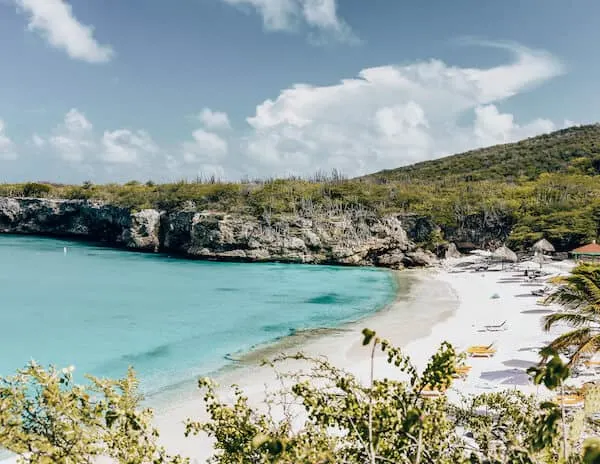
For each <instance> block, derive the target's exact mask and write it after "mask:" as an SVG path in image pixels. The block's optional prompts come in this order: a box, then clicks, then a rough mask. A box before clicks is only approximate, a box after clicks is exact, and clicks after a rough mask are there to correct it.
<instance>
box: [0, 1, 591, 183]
mask: <svg viewBox="0 0 600 464" xmlns="http://www.w3.org/2000/svg"><path fill="white" fill-rule="evenodd" d="M598 17H600V2H597V1H595V0H581V2H579V3H578V4H577V8H574V7H571V6H569V5H568V4H567V3H565V2H564V1H562V0H529V1H527V2H521V1H516V0H507V1H504V2H487V1H486V2H482V1H480V0H457V1H454V2H448V1H447V0H430V1H426V2H404V1H399V0H368V1H366V0H178V1H170V2H168V1H165V0H128V1H123V0H0V62H1V63H2V66H1V67H0V181H24V180H54V181H61V182H82V181H83V180H88V179H90V180H93V181H95V182H109V181H126V180H129V179H138V180H147V179H155V180H159V181H166V180H176V179H180V178H194V177H196V176H197V175H211V174H213V173H214V174H216V175H217V176H219V177H222V178H228V179H238V178H240V177H243V176H249V177H265V176H272V175H288V174H304V175H307V174H310V173H313V172H315V171H316V170H319V169H321V170H330V169H332V168H337V169H341V170H342V171H343V172H345V173H346V174H348V175H357V174H362V173H366V172H371V171H375V170H379V169H383V168H390V167H395V166H398V165H402V164H407V163H412V162H415V161H421V160H425V159H431V158H434V157H439V156H442V155H445V154H449V153H454V152H459V151H462V150H466V149H470V148H474V147H479V146H485V145H491V144H495V143H502V142H509V141H513V140H518V139H520V138H523V137H528V136H532V135H536V134H539V133H544V132H548V131H551V130H555V129H558V128H562V127H564V126H565V125H570V124H579V123H587V122H595V121H598V120H600V114H599V113H600V92H598V84H597V83H598V82H600V61H599V60H598V59H597V58H595V55H596V53H595V50H594V44H595V43H597V42H598V40H599V39H600V32H598V30H597V22H596V23H595V19H597V18H598Z"/></svg>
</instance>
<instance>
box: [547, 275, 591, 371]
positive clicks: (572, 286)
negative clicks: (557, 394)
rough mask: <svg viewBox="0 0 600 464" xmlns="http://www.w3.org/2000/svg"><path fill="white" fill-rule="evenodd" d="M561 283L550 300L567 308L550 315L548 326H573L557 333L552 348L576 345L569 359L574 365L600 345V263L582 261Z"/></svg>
mask: <svg viewBox="0 0 600 464" xmlns="http://www.w3.org/2000/svg"><path fill="white" fill-rule="evenodd" d="M558 283H559V287H558V289H557V290H556V291H555V292H553V293H552V294H551V295H550V296H549V297H548V298H547V299H546V302H547V303H559V304H560V305H561V306H562V307H563V311H561V312H558V313H554V314H550V315H548V316H546V317H545V318H544V329H545V330H547V331H549V330H550V329H551V328H552V327H554V325H555V324H558V323H565V324H567V325H569V326H571V327H572V329H573V330H571V331H569V332H567V333H565V334H563V335H560V336H559V337H557V338H556V339H555V340H553V341H552V342H551V343H550V344H549V346H548V348H549V349H550V351H558V352H565V351H567V350H569V349H570V348H574V350H575V351H574V352H573V353H571V354H570V361H569V365H573V364H574V363H576V362H577V361H578V360H579V359H580V358H581V356H582V355H584V354H590V353H595V352H597V351H598V350H599V349H600V266H597V265H589V264H582V265H579V266H578V267H576V268H575V269H574V270H573V272H572V273H571V274H570V275H568V276H566V277H561V278H560V279H559V281H558Z"/></svg>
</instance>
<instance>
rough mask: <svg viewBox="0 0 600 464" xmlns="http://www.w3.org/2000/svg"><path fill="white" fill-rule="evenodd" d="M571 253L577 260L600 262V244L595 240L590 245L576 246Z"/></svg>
mask: <svg viewBox="0 0 600 464" xmlns="http://www.w3.org/2000/svg"><path fill="white" fill-rule="evenodd" d="M571 255H572V256H573V259H575V260H576V261H587V262H592V263H596V262H600V245H598V244H597V243H596V240H594V241H593V242H592V243H590V244H588V245H584V246H582V247H579V248H575V249H574V250H573V251H571Z"/></svg>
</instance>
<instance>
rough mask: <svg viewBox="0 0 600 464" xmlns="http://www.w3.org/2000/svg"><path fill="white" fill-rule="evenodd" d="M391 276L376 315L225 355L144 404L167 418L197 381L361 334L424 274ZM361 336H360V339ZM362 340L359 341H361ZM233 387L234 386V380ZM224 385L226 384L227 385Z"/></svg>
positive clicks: (240, 371)
mask: <svg viewBox="0 0 600 464" xmlns="http://www.w3.org/2000/svg"><path fill="white" fill-rule="evenodd" d="M385 271H386V272H388V274H389V275H390V280H391V286H392V288H391V292H392V293H393V298H392V299H391V301H389V302H387V303H386V304H384V305H383V306H381V307H379V308H378V309H375V310H373V311H370V312H367V313H365V314H364V315H362V316H360V317H358V318H357V319H353V320H349V321H344V322H341V323H340V325H338V326H331V327H315V328H308V329H298V330H290V332H289V333H288V334H286V335H282V336H279V337H276V338H273V339H272V340H268V341H265V342H262V343H259V344H257V345H254V346H252V347H251V348H249V349H247V350H240V351H238V352H233V353H227V355H225V364H224V365H223V366H221V367H220V368H217V369H216V370H214V371H212V372H208V373H207V374H204V375H198V376H194V377H191V378H188V379H185V380H182V381H180V382H177V383H175V384H172V385H170V386H168V387H166V388H165V389H163V390H161V391H156V392H154V393H151V394H149V395H147V396H146V397H145V399H144V403H146V404H147V406H149V407H151V408H153V409H154V411H155V415H157V416H158V415H160V414H163V413H164V412H165V411H168V410H171V409H173V407H174V406H175V407H177V406H178V405H181V404H184V403H186V402H187V401H190V400H191V399H193V398H192V397H193V396H194V394H196V393H197V391H198V389H197V380H198V379H199V378H201V377H209V378H212V379H215V380H217V381H219V383H222V382H221V379H223V380H225V381H226V380H227V379H236V378H237V375H238V374H239V375H240V376H242V375H243V373H244V372H245V371H247V370H252V369H255V368H259V367H260V365H261V363H262V362H263V361H264V360H267V359H270V358H273V357H275V356H277V355H279V354H281V353H286V354H291V353H297V352H298V351H302V349H303V348H304V347H306V346H310V345H311V344H314V343H319V341H321V340H328V339H330V337H340V336H344V335H345V334H348V333H350V332H353V331H356V330H357V327H358V326H359V325H360V329H359V330H358V333H359V334H360V330H362V329H363V328H364V327H362V325H361V324H363V322H365V321H368V320H370V319H371V318H376V317H377V316H378V315H379V314H381V313H385V312H387V311H391V310H393V309H394V308H395V307H396V306H397V305H399V304H403V303H404V302H406V301H407V300H408V299H409V298H410V294H411V292H412V291H413V290H414V287H415V285H417V284H418V283H419V281H420V280H421V278H422V276H421V275H420V274H421V273H422V272H423V270H402V271H399V270H392V269H387V270H385ZM357 336H358V335H357ZM357 339H358V338H357ZM231 383H234V381H233V380H232V381H231ZM223 384H225V383H224V382H223Z"/></svg>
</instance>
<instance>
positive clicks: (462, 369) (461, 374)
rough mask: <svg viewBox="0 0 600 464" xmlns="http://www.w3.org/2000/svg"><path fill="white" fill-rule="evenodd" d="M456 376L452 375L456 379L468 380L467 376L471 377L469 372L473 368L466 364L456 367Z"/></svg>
mask: <svg viewBox="0 0 600 464" xmlns="http://www.w3.org/2000/svg"><path fill="white" fill-rule="evenodd" d="M454 371H455V372H454V374H453V375H452V377H453V378H455V379H466V378H467V376H468V375H469V372H471V366H468V365H466V364H463V365H462V366H456V367H455V368H454Z"/></svg>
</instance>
